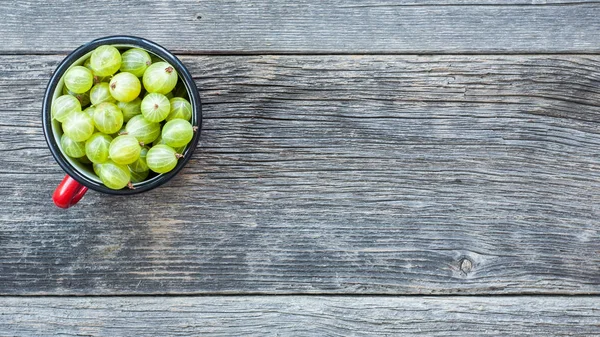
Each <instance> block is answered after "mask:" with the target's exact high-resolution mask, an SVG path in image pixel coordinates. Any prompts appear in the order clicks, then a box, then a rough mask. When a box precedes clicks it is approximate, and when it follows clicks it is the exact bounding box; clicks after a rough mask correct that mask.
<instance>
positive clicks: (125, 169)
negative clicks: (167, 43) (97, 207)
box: [51, 45, 197, 190]
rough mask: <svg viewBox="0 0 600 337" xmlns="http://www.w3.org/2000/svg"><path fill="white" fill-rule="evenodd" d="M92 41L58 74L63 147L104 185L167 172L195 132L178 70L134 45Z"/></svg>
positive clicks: (55, 107)
mask: <svg viewBox="0 0 600 337" xmlns="http://www.w3.org/2000/svg"><path fill="white" fill-rule="evenodd" d="M122 51H123V52H122V53H121V51H120V50H119V49H117V48H116V47H114V46H111V45H102V46H99V47H97V48H96V49H95V50H94V51H93V52H92V53H91V55H90V57H89V58H88V59H86V60H85V61H84V62H83V65H76V66H72V67H71V68H69V69H68V70H67V71H66V73H65V74H64V76H63V78H62V80H63V88H62V95H61V96H59V97H57V98H56V99H54V100H53V102H52V108H51V113H52V118H53V119H54V120H56V121H58V122H59V123H60V124H61V127H62V131H63V134H62V135H61V136H60V148H61V149H62V152H63V153H64V154H65V155H66V156H69V157H70V158H73V159H75V160H78V161H80V162H81V164H82V165H88V166H91V167H90V168H91V171H93V172H94V173H95V174H96V175H97V176H98V178H99V179H100V181H102V183H103V184H104V185H105V186H106V187H108V188H111V189H116V190H118V189H122V188H125V187H129V188H134V187H133V183H139V182H143V181H145V180H147V179H149V178H151V177H152V176H155V175H156V174H162V173H167V172H169V171H171V170H173V168H175V166H176V165H177V162H178V159H179V158H181V157H183V156H182V153H183V152H184V150H185V148H186V146H187V145H188V144H189V143H190V142H191V140H192V138H193V137H194V133H195V132H196V131H197V128H196V127H193V126H192V124H191V123H190V121H191V119H192V106H191V104H190V102H189V101H188V95H187V91H186V89H185V87H184V86H183V84H182V83H181V82H180V81H178V79H179V76H178V74H177V71H176V70H175V68H173V66H171V65H170V64H169V63H167V62H164V61H163V60H162V59H160V58H158V57H156V56H155V55H151V54H150V53H148V52H147V51H145V50H143V49H139V48H130V49H127V50H122Z"/></svg>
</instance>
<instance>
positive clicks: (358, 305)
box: [0, 296, 600, 337]
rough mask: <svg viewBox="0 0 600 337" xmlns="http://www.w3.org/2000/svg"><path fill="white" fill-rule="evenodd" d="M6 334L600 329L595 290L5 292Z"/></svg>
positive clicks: (579, 332)
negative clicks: (525, 293)
mask: <svg viewBox="0 0 600 337" xmlns="http://www.w3.org/2000/svg"><path fill="white" fill-rule="evenodd" d="M0 306H1V307H2V309H0V310H1V314H0V336H58V335H60V336H94V337H95V336H107V337H118V336H146V335H153V336H205V335H210V336H319V337H322V336H399V335H401V336H405V335H410V336H461V337H463V336H597V335H600V317H599V315H598V311H600V302H599V301H598V300H597V298H596V297H500V298H489V297H442V298H422V297H312V296H311V297H305V296H292V297H279V296H275V297H264V296H260V297H254V296H250V297H248V296H244V297H167V298H161V297H158V298H157V297H109V298H106V297H105V298H102V297H100V298H98V297H91V298H90V297H88V298H77V297H75V298H60V297H53V298H22V297H4V298H0Z"/></svg>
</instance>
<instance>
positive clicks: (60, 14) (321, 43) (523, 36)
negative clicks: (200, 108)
mask: <svg viewBox="0 0 600 337" xmlns="http://www.w3.org/2000/svg"><path fill="white" fill-rule="evenodd" d="M0 4H1V5H2V9H3V13H4V15H3V17H2V18H3V19H2V24H0V36H2V43H0V53H26V54H30V53H33V54H37V53H48V52H61V53H66V52H69V51H71V50H72V49H74V48H75V47H77V46H79V45H80V44H83V43H85V42H88V41H90V40H92V39H94V38H97V37H101V36H106V35H114V34H130V35H136V36H142V37H145V38H149V39H152V40H155V41H156V42H158V43H161V44H163V45H165V46H166V47H167V48H170V49H173V50H176V51H178V52H185V53H332V52H334V53H340V52H341V53H344V52H346V53H382V52H383V53H397V52H400V53H444V54H448V53H450V54H451V53H498V52H499V53H561V52H584V53H590V52H599V51H600V44H599V43H598V41H599V40H600V20H598V17H599V16H600V3H598V2H597V1H593V0H585V1H581V0H577V1H571V0H562V1H561V0H555V1H538V0H509V1H492V0H485V1H466V0H427V1H420V0H402V1H394V0H368V1H361V0H353V1H346V0H326V1H322V0H301V1H269V0H260V1H246V0H232V1H220V0H210V1H192V0H184V1H164V0H163V1H131V0H128V1H120V2H118V3H117V2H114V1H98V0H94V1H89V0H86V1H78V2H77V3H73V2H72V1H9V0H3V1H1V3H0ZM109 8H110V9H109Z"/></svg>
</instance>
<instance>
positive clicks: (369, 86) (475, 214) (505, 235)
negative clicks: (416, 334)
mask: <svg viewBox="0 0 600 337" xmlns="http://www.w3.org/2000/svg"><path fill="white" fill-rule="evenodd" d="M60 59H61V56H53V55H48V56H2V57H0V92H2V93H3V94H2V99H1V100H0V116H2V120H1V121H0V153H1V154H2V167H1V168H0V293H1V294H80V295H84V294H165V293H168V294H228V293H236V294H249V293H260V294H267V293H268V294H297V293H302V294H333V293H345V294H347V293H350V294H523V293H525V294H529V293H536V294H600V258H599V255H598V252H600V240H599V239H600V236H599V227H598V219H599V218H600V209H599V208H598V205H599V204H600V155H599V153H600V151H599V150H600V129H599V128H598V122H600V89H598V83H599V81H600V76H599V75H598V73H599V70H600V57H598V56H576V55H574V56H552V57H550V56H533V55H529V56H357V55H348V56H345V55H338V56H239V57H231V56H227V57H226V56H204V57H200V56H185V57H182V60H183V61H184V63H185V64H186V65H188V67H189V68H190V70H191V72H192V73H193V75H194V77H195V78H196V81H197V83H198V85H199V87H200V88H201V96H202V98H203V101H204V116H205V121H204V122H205V123H204V130H203V131H202V132H203V133H202V141H201V145H200V148H199V149H198V151H197V153H196V154H195V156H194V158H193V159H192V160H191V162H190V163H189V164H188V166H187V167H186V168H185V169H184V171H183V173H182V174H180V175H179V176H178V177H176V179H174V180H172V181H171V182H169V183H168V184H167V185H165V186H164V187H161V188H159V189H156V190H153V191H150V192H148V193H144V194H142V195H137V196H133V197H129V198H124V197H110V196H106V195H100V194H99V193H94V192H91V193H88V195H87V196H86V198H85V199H84V200H83V201H82V202H81V203H80V205H78V206H77V207H74V208H72V209H69V210H67V211H64V210H59V209H57V208H55V207H54V205H53V204H52V203H51V200H50V195H51V193H52V190H53V189H54V187H55V186H56V184H57V183H58V182H59V181H60V179H61V178H62V175H63V172H62V171H61V169H60V168H59V167H58V165H57V164H56V163H55V162H54V160H53V159H52V157H51V155H50V152H49V150H48V149H47V147H46V144H45V142H44V139H43V135H42V131H41V122H40V110H41V97H42V94H43V91H44V88H45V84H46V81H47V80H48V78H49V76H50V74H51V72H52V71H53V69H54V67H55V66H56V65H57V63H58V62H59V61H60Z"/></svg>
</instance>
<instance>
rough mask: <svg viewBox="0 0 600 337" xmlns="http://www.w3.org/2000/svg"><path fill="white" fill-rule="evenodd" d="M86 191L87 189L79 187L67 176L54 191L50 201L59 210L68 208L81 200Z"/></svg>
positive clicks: (79, 185)
mask: <svg viewBox="0 0 600 337" xmlns="http://www.w3.org/2000/svg"><path fill="white" fill-rule="evenodd" d="M87 190H88V188H87V187H85V186H83V185H81V184H80V183H78V182H77V180H75V179H73V178H71V177H70V176H69V175H68V174H67V175H66V176H65V178H64V179H63V180H62V181H61V182H60V184H59V185H58V187H57V188H56V190H54V194H53V195H52V200H54V204H55V205H56V206H58V207H60V208H69V207H71V206H73V205H75V204H76V203H77V202H78V201H79V200H81V198H83V195H84V194H85V192H87Z"/></svg>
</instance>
